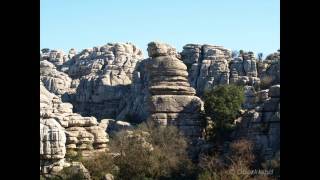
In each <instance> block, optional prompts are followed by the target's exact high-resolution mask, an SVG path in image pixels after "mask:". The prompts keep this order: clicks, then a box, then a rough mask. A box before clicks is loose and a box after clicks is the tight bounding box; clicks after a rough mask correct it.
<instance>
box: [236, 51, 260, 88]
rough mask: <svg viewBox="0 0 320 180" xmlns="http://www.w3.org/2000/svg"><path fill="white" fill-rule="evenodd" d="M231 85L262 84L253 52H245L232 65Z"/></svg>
mask: <svg viewBox="0 0 320 180" xmlns="http://www.w3.org/2000/svg"><path fill="white" fill-rule="evenodd" d="M230 83H235V84H241V85H250V86H257V85H259V84H260V79H259V78H258V72H257V61H256V59H255V56H254V54H253V52H244V53H243V54H240V55H239V57H236V58H234V59H233V60H232V61H231V63H230Z"/></svg>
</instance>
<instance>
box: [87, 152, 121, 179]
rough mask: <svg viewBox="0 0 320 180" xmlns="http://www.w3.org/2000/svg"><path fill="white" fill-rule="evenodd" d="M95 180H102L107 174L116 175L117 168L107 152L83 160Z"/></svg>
mask: <svg viewBox="0 0 320 180" xmlns="http://www.w3.org/2000/svg"><path fill="white" fill-rule="evenodd" d="M82 164H83V165H84V166H85V167H86V168H87V169H88V171H89V173H90V176H91V178H92V179H93V180H100V179H102V178H103V177H104V176H105V175H106V174H107V173H110V174H113V175H114V174H116V173H117V172H116V166H115V164H114V162H113V158H112V156H111V155H110V154H109V153H107V152H101V153H97V154H96V155H95V156H93V157H90V158H88V159H84V160H82Z"/></svg>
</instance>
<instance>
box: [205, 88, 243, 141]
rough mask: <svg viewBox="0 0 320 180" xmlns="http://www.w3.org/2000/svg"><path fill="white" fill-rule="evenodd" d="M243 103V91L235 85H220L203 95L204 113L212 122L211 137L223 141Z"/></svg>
mask: <svg viewBox="0 0 320 180" xmlns="http://www.w3.org/2000/svg"><path fill="white" fill-rule="evenodd" d="M243 102H244V89H243V87H241V86H237V85H220V86H217V87H215V88H214V89H212V90H209V91H206V92H205V95H204V108H205V113H206V115H207V116H209V117H210V118H211V119H212V120H213V123H214V124H213V126H214V128H213V131H214V133H212V134H213V137H212V139H215V140H217V141H223V139H224V138H225V137H227V136H228V134H229V133H230V131H232V130H233V129H234V127H235V126H234V123H233V121H234V119H235V118H236V117H237V116H238V114H239V110H240V109H241V104H242V103H243Z"/></svg>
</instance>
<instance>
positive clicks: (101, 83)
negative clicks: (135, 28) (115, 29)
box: [62, 43, 142, 119]
mask: <svg viewBox="0 0 320 180" xmlns="http://www.w3.org/2000/svg"><path fill="white" fill-rule="evenodd" d="M141 59H142V51H141V50H139V49H138V48H137V47H136V46H134V45H132V44H130V43H126V44H121V43H115V44H112V43H109V44H107V45H104V46H101V47H94V48H92V49H85V50H83V51H82V52H80V53H79V54H76V55H74V56H73V57H72V59H71V60H69V61H68V62H66V63H65V64H64V65H63V68H62V69H63V70H64V72H65V73H67V74H68V75H69V76H70V77H71V78H72V79H73V81H72V82H73V84H74V85H73V86H74V87H76V90H75V91H73V92H71V93H70V94H69V96H66V97H67V98H66V101H69V102H71V103H72V104H73V106H74V110H75V111H76V112H78V113H80V114H82V115H86V116H95V117H96V118H98V119H102V118H115V117H116V115H117V114H118V111H119V104H120V100H121V99H122V98H123V97H124V95H125V94H127V93H128V91H129V87H130V84H131V81H132V72H133V71H134V68H135V65H136V63H137V62H138V61H140V60H141Z"/></svg>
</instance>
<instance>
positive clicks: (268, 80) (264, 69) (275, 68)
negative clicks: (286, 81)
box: [258, 51, 280, 88]
mask: <svg viewBox="0 0 320 180" xmlns="http://www.w3.org/2000/svg"><path fill="white" fill-rule="evenodd" d="M258 73H259V77H260V79H261V83H262V87H263V88H266V87H269V86H272V85H275V84H279V83H280V51H279V52H275V53H272V54H270V55H268V56H267V57H266V59H265V60H264V61H262V62H259V63H258Z"/></svg>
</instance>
